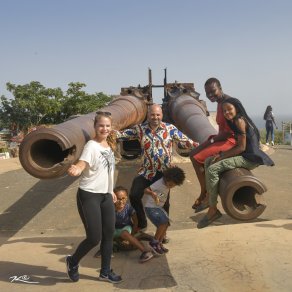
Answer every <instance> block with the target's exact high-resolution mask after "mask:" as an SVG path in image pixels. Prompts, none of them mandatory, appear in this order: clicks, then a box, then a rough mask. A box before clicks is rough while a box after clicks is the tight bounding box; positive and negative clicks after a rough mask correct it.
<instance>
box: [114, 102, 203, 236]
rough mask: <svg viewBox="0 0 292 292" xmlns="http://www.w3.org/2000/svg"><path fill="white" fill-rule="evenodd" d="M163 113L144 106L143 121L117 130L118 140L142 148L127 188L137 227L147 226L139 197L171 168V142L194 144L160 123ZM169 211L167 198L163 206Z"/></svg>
mask: <svg viewBox="0 0 292 292" xmlns="http://www.w3.org/2000/svg"><path fill="white" fill-rule="evenodd" d="M162 118H163V113H162V109H161V107H160V105H158V104H153V105H151V106H150V107H149V109H148V114H147V121H146V122H145V123H143V124H140V125H136V126H134V127H133V128H131V129H126V130H123V131H119V132H118V133H117V137H118V139H119V140H123V141H125V140H139V142H140V145H141V149H142V156H143V157H142V165H141V167H140V169H139V171H138V176H137V177H135V178H134V180H133V183H132V187H131V190H130V194H129V197H130V202H131V205H132V206H133V208H134V209H135V211H136V214H137V218H138V229H139V230H141V229H145V228H146V227H147V219H146V216H145V212H144V208H143V204H142V197H143V195H144V190H145V188H147V187H149V186H150V185H151V184H152V183H154V182H155V181H157V180H159V179H160V178H161V177H162V172H163V171H164V170H165V169H167V168H169V167H171V160H172V145H173V141H178V142H179V144H180V147H181V148H185V149H187V148H194V147H196V146H197V145H198V143H196V142H194V141H192V140H191V139H189V138H188V137H187V136H185V135H184V134H183V133H182V132H181V131H179V130H178V129H177V128H176V127H175V126H174V125H172V124H169V123H164V122H162ZM164 209H165V210H166V212H167V213H168V212H169V199H168V200H167V202H166V203H165V205H164Z"/></svg>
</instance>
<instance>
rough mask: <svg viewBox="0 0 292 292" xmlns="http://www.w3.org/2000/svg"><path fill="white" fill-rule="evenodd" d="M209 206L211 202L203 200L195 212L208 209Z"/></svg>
mask: <svg viewBox="0 0 292 292" xmlns="http://www.w3.org/2000/svg"><path fill="white" fill-rule="evenodd" d="M208 208H209V202H208V201H207V202H202V203H201V204H200V205H199V206H198V207H197V208H196V209H195V213H199V212H201V211H203V210H206V209H208Z"/></svg>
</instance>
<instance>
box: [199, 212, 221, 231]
mask: <svg viewBox="0 0 292 292" xmlns="http://www.w3.org/2000/svg"><path fill="white" fill-rule="evenodd" d="M221 216H222V214H221V212H220V211H219V210H217V211H216V213H215V214H214V215H213V216H212V217H211V218H208V216H207V215H205V216H204V217H203V218H202V219H201V220H200V221H199V222H198V225H197V228H199V229H201V228H204V227H207V226H208V225H210V224H211V223H212V222H213V221H215V220H217V219H219V218H220V217H221Z"/></svg>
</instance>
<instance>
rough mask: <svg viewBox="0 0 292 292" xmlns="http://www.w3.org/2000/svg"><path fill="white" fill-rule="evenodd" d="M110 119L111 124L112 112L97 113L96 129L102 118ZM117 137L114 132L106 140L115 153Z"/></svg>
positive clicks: (95, 119)
mask: <svg viewBox="0 0 292 292" xmlns="http://www.w3.org/2000/svg"><path fill="white" fill-rule="evenodd" d="M103 117H105V118H108V119H109V120H110V121H111V124H112V122H113V119H112V117H111V113H110V112H102V111H98V112H96V116H95V118H94V127H95V126H96V124H97V123H98V122H99V120H100V119H101V118H103ZM116 140H117V137H116V134H115V132H114V131H112V132H111V133H110V134H109V135H108V136H107V138H106V141H107V143H108V145H109V146H110V148H111V149H112V150H113V151H115V150H116V148H117V141H116Z"/></svg>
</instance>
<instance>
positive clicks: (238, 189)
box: [163, 84, 267, 221]
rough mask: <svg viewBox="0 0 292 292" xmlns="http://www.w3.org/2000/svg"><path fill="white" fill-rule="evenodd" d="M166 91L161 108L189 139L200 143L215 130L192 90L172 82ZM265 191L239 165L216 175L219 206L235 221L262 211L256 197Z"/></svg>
mask: <svg viewBox="0 0 292 292" xmlns="http://www.w3.org/2000/svg"><path fill="white" fill-rule="evenodd" d="M167 92H168V99H167V100H166V103H165V104H164V105H163V108H164V111H165V112H166V113H167V115H168V116H169V118H170V121H171V122H173V123H174V124H175V125H176V126H177V128H179V129H180V130H181V131H182V132H183V133H185V134H186V135H188V136H189V138H191V139H193V140H195V141H198V142H200V143H202V142H203V141H205V140H206V139H207V138H208V137H209V136H210V135H214V134H216V133H217V130H216V129H215V128H214V127H213V126H212V125H211V123H210V122H209V120H208V118H207V116H206V110H205V108H204V106H203V105H202V104H201V102H200V101H199V100H198V97H199V94H197V93H196V92H195V91H194V89H192V88H190V87H189V86H187V87H185V86H184V85H177V84H174V85H169V86H168V88H167ZM266 190H267V189H266V187H265V185H264V184H263V183H262V182H261V181H260V180H259V179H257V178H256V177H255V176H254V175H253V174H252V173H251V171H249V170H246V169H243V168H238V169H234V170H230V171H227V172H225V173H223V175H222V176H221V178H220V187H219V194H220V197H221V202H222V206H223V209H224V210H225V212H226V213H227V214H228V215H230V216H231V217H232V218H234V219H237V220H241V221H248V220H252V219H255V218H257V217H258V216H259V215H261V214H262V213H263V211H264V210H265V207H266V206H265V205H263V204H261V203H260V201H262V200H258V198H257V197H256V196H257V195H262V194H263V193H264V192H265V191H266Z"/></svg>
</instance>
